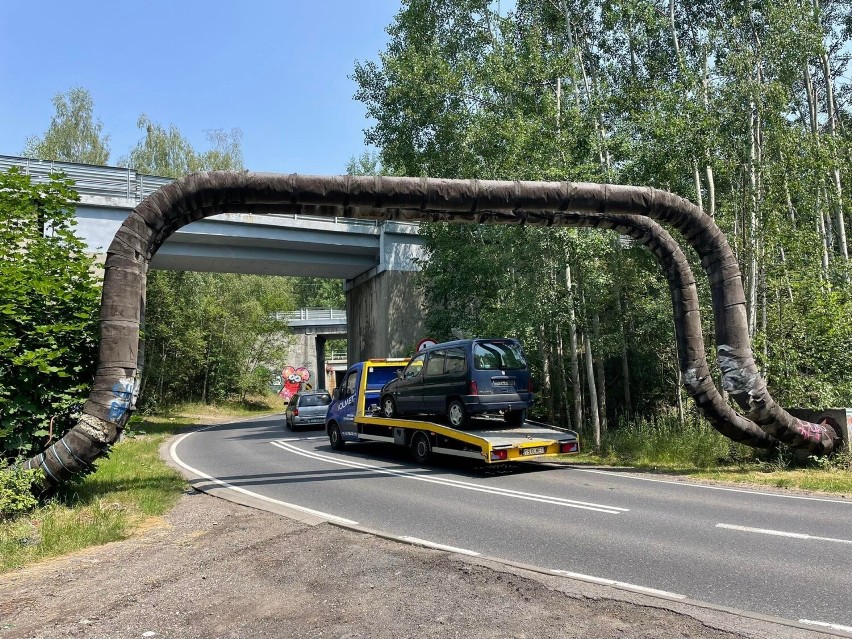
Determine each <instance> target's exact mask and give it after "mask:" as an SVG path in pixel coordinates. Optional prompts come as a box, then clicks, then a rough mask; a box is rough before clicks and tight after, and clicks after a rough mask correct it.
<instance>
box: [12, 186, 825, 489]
mask: <svg viewBox="0 0 852 639" xmlns="http://www.w3.org/2000/svg"><path fill="white" fill-rule="evenodd" d="M233 211H238V212H256V213H274V212H277V213H286V212H305V213H313V214H316V215H326V216H339V215H341V214H342V215H343V216H345V217H368V218H376V219H402V220H410V221H458V222H471V223H526V224H535V225H544V226H551V225H569V224H570V219H571V218H570V214H568V213H566V211H572V212H579V213H586V214H590V215H593V214H596V213H597V214H604V213H609V214H619V215H627V216H640V217H642V216H644V217H649V218H652V219H654V220H657V221H661V222H665V223H668V224H671V225H672V226H673V227H674V228H676V229H678V230H679V231H680V232H681V233H682V234H683V236H684V238H685V239H686V240H687V241H688V242H689V243H690V244H691V245H692V247H693V248H694V249H695V250H696V251H697V252H698V254H699V256H700V257H701V263H702V266H703V268H704V270H705V272H706V274H707V275H708V277H709V278H710V283H711V294H712V299H713V312H714V317H715V320H716V341H717V344H718V346H717V351H718V361H719V365H720V367H721V369H722V374H723V385H724V387H725V389H726V390H727V391H728V392H729V393H730V394H731V396H732V397H733V398H734V399H735V400H736V401H737V403H738V404H739V405H740V406H741V407H742V408H743V409H744V410H746V411H747V412H748V417H749V418H750V419H751V420H753V421H754V422H756V423H757V424H758V425H759V426H760V427H761V428H762V429H763V430H764V431H765V432H766V433H767V434H769V435H771V436H772V437H774V438H776V439H778V440H779V441H782V442H784V443H787V444H789V445H791V446H793V447H796V448H801V449H804V450H807V451H809V452H812V453H815V454H825V453H829V452H831V451H832V450H833V448H834V446H835V442H836V439H837V435H836V433H834V431H833V429H831V428H830V427H829V426H826V425H821V424H810V423H806V422H802V421H801V420H798V419H796V418H794V417H792V416H791V415H790V414H789V413H787V412H786V411H784V410H783V409H782V408H781V407H780V406H778V405H777V404H776V402H775V401H774V400H773V399H772V397H771V395H770V394H769V392H768V390H767V388H766V384H765V383H764V381H763V379H762V378H761V376H760V374H759V372H758V370H757V366H756V365H755V363H754V358H753V356H752V352H751V347H750V344H749V337H748V331H747V327H746V320H745V296H744V294H743V288H742V279H741V276H740V272H739V267H738V265H737V262H736V259H735V256H734V255H733V252H732V251H731V249H730V247H729V246H728V243H727V240H726V239H725V237H724V234H723V233H722V231H721V230H720V229H719V228H718V227H717V226H716V225H715V223H714V222H713V220H712V219H710V218H709V217H707V216H705V215H703V214H702V213H701V212H700V211H699V210H698V208H697V207H696V206H694V205H693V204H691V203H690V202H688V201H687V200H684V199H683V198H680V197H678V196H676V195H673V194H671V193H667V192H664V191H659V190H657V189H651V188H645V187H633V186H616V185H607V184H592V183H571V182H502V181H478V180H470V181H468V180H444V179H434V178H391V177H381V176H377V177H361V176H334V177H325V176H302V175H295V174H292V175H277V174H268V173H248V172H230V171H222V172H205V173H196V174H192V175H190V176H187V177H185V178H182V179H180V180H177V181H175V182H173V183H171V184H168V185H166V186H164V187H162V188H161V189H159V190H158V191H157V192H155V193H154V194H152V195H151V196H149V197H148V198H146V199H145V200H143V201H142V202H141V203H140V204H139V205H138V206H137V207H136V208H135V209H134V210H133V211H132V212H131V214H130V215H129V216H128V217H127V219H126V220H125V222H124V223H123V224H122V226H121V227H120V228H119V230H118V232H117V233H116V236H115V238H114V240H113V242H112V244H111V245H110V247H109V249H108V251H107V259H106V263H105V266H104V270H105V275H104V287H103V297H102V303H101V340H100V347H99V357H98V367H97V370H96V373H95V381H94V384H93V387H92V391H91V393H90V395H89V398H88V401H87V402H86V404H85V406H84V408H83V412H82V416H81V417H80V419H79V422H78V423H77V425H76V426H74V428H72V429H71V431H69V432H68V433H67V434H66V435H65V437H63V438H62V439H60V440H59V441H58V442H56V443H55V444H53V445H52V446H51V447H50V448H49V449H48V450H46V451H45V452H44V453H41V454H40V455H37V456H36V457H33V458H32V459H30V460H28V461H27V462H26V465H27V466H28V467H31V468H36V467H40V468H42V469H43V471H44V482H45V485H46V486H49V485H51V484H55V483H59V482H61V481H63V480H64V479H67V478H68V477H70V476H71V475H73V474H75V473H79V472H84V471H85V470H86V469H87V468H88V467H90V465H91V463H92V462H93V461H94V460H95V459H96V458H97V457H98V456H99V455H100V454H102V452H103V451H104V450H105V449H106V448H107V447H108V446H109V445H110V444H111V443H112V442H114V441H115V439H116V437H117V434H118V432H119V431H120V430H121V428H123V427H124V424H125V423H126V421H127V418H128V409H129V408H130V407H131V404H132V402H133V398H134V397H135V395H134V394H135V392H137V390H138V386H137V383H136V381H137V377H138V373H139V370H140V367H141V361H140V359H139V358H140V356H141V354H142V353H143V349H142V348H141V344H140V342H139V327H140V323H141V320H142V317H143V314H144V298H145V281H146V272H147V267H148V263H149V261H150V259H151V258H152V257H153V255H154V254H155V253H156V251H157V250H158V249H159V247H160V246H161V245H162V243H163V242H164V241H165V240H166V239H167V238H168V237H169V236H170V235H171V234H172V233H173V232H174V231H176V230H177V229H179V228H181V227H182V226H185V225H186V224H189V223H190V222H193V221H195V220H198V219H202V218H204V217H207V216H210V215H214V214H217V213H225V212H233ZM649 246H650V245H649ZM687 347H688V348H692V344H687ZM693 374H695V375H698V372H697V371H695V372H690V371H689V370H688V371H686V373H685V378H686V379H687V380H689V379H690V378H691V376H692V375H693Z"/></svg>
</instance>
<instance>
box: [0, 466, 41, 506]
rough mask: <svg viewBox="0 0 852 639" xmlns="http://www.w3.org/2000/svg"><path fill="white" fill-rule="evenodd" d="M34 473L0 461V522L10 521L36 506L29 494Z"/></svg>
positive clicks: (36, 502) (36, 503) (34, 471)
mask: <svg viewBox="0 0 852 639" xmlns="http://www.w3.org/2000/svg"><path fill="white" fill-rule="evenodd" d="M36 473H38V471H37V470H24V469H22V468H20V467H16V466H11V467H10V466H9V465H8V464H7V463H6V462H5V461H2V460H0V520H4V519H12V518H14V517H17V516H18V515H21V514H23V513H25V512H28V511H30V510H32V509H33V508H35V507H36V506H37V505H38V500H37V499H36V498H35V497H34V496H33V494H32V492H30V488H31V486H32V484H33V481H34V480H35V476H36Z"/></svg>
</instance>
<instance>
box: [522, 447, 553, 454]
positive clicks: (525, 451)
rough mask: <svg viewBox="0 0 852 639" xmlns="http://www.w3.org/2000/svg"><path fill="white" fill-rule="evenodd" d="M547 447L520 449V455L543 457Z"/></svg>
mask: <svg viewBox="0 0 852 639" xmlns="http://www.w3.org/2000/svg"><path fill="white" fill-rule="evenodd" d="M546 450H547V446H535V447H533V448H522V449H521V455H544V451H546Z"/></svg>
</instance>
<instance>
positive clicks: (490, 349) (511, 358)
mask: <svg viewBox="0 0 852 639" xmlns="http://www.w3.org/2000/svg"><path fill="white" fill-rule="evenodd" d="M473 365H474V367H475V368H476V369H477V370H480V371H488V370H523V369H525V368H526V367H527V360H526V358H525V357H524V353H523V351H522V350H521V345H520V344H518V343H517V342H515V341H510V340H488V341H484V342H474V344H473Z"/></svg>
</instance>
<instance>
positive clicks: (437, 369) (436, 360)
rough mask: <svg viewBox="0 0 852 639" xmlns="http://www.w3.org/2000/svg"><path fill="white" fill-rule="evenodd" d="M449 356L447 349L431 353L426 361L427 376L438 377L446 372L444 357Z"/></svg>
mask: <svg viewBox="0 0 852 639" xmlns="http://www.w3.org/2000/svg"><path fill="white" fill-rule="evenodd" d="M446 357H447V351H444V350H440V351H433V352H432V353H430V354H429V361H428V362H426V377H436V376H438V375H443V374H444V359H446Z"/></svg>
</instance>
